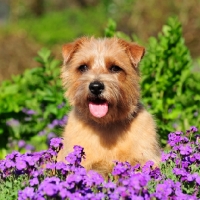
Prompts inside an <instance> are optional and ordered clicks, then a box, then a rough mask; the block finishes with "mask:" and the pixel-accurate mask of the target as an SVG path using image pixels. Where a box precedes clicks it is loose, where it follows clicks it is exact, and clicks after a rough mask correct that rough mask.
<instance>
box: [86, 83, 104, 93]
mask: <svg viewBox="0 0 200 200" xmlns="http://www.w3.org/2000/svg"><path fill="white" fill-rule="evenodd" d="M89 89H90V92H91V93H92V94H95V95H99V94H101V93H102V91H103V90H104V84H103V83H101V82H99V81H94V82H92V83H90V85H89Z"/></svg>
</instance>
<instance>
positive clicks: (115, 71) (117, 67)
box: [110, 65, 122, 73]
mask: <svg viewBox="0 0 200 200" xmlns="http://www.w3.org/2000/svg"><path fill="white" fill-rule="evenodd" d="M110 71H111V72H112V73H118V72H120V71H122V69H121V68H120V67H119V66H117V65H112V66H111V67H110Z"/></svg>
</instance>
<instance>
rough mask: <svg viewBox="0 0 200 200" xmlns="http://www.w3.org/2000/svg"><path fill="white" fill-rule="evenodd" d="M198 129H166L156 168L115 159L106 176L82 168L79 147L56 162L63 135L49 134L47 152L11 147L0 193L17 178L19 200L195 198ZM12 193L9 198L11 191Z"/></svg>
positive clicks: (0, 166)
mask: <svg viewBox="0 0 200 200" xmlns="http://www.w3.org/2000/svg"><path fill="white" fill-rule="evenodd" d="M197 131H198V130H197V128H196V127H191V129H190V130H188V131H187V132H186V133H185V134H183V133H182V132H178V131H177V132H174V133H170V134H169V141H168V144H169V146H170V147H171V149H170V150H169V151H168V152H163V154H162V163H161V166H160V168H158V167H154V163H153V162H152V161H148V162H147V163H146V164H145V165H144V166H140V165H139V164H137V165H135V166H131V165H130V164H129V163H128V162H118V161H115V162H114V167H113V171H112V173H111V174H110V175H109V176H108V177H107V178H104V177H102V176H101V175H100V174H98V173H97V172H95V171H86V170H85V168H84V167H82V166H81V160H82V159H85V156H87V155H85V153H84V149H83V148H82V147H80V146H77V145H76V146H74V151H73V152H72V153H70V154H69V155H68V156H67V157H66V162H65V163H64V162H57V161H56V158H57V153H58V152H59V151H60V149H61V148H62V147H63V146H62V139H61V138H53V139H52V140H51V141H50V148H49V149H48V150H47V151H42V152H35V153H25V154H20V153H19V152H16V151H14V152H12V153H11V154H9V155H7V156H6V158H5V159H4V160H2V161H0V184H1V187H0V192H1V193H2V194H5V195H8V194H7V190H6V189H7V186H8V185H9V183H12V184H11V185H14V184H13V183H16V182H17V183H18V184H17V188H16V190H15V191H14V192H15V194H16V197H17V198H18V200H28V199H32V200H38V199H41V200H42V199H63V200H64V199H93V200H98V199H99V200H100V199H113V200H115V199H116V200H118V199H138V200H140V199H141V200H142V199H146V200H148V199H160V200H161V199H162V200H165V199H166V200H168V199H172V200H176V199H183V200H184V199H194V200H195V199H199V198H200V190H199V188H200V170H199V169H200V153H199V152H200V145H199V144H200V137H199V135H197V134H196V133H197ZM195 134H196V135H195ZM15 185H16V184H15ZM5 191H6V192H5ZM10 192H12V193H11V194H10V196H13V191H10Z"/></svg>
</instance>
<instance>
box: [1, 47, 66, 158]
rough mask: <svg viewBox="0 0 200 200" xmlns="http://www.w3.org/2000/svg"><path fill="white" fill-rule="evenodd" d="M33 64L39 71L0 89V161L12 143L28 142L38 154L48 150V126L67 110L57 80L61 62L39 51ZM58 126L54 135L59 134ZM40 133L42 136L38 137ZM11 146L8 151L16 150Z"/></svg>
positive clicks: (32, 70)
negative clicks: (10, 149)
mask: <svg viewBox="0 0 200 200" xmlns="http://www.w3.org/2000/svg"><path fill="white" fill-rule="evenodd" d="M36 60H37V61H38V62H39V63H41V67H37V68H34V69H31V70H27V71H25V73H24V74H23V75H19V76H14V77H13V79H12V81H4V82H3V83H2V86H1V87H0V158H2V157H4V156H5V155H6V153H7V152H6V148H8V144H9V143H13V142H14V141H15V140H16V141H18V140H26V141H29V142H30V143H31V144H32V145H34V146H35V147H36V149H38V150H39V149H45V148H47V145H46V134H48V133H49V132H51V133H52V132H54V127H52V126H51V128H49V129H48V125H49V124H51V123H52V122H53V121H54V120H55V119H57V120H61V119H62V118H63V116H64V115H65V114H66V112H67V111H68V110H69V106H68V105H67V104H66V105H65V100H64V97H63V91H62V89H61V81H60V78H59V75H60V70H59V69H60V67H59V66H60V65H61V62H60V61H58V60H55V59H53V58H52V57H51V56H50V51H49V50H47V49H42V50H41V51H39V53H38V57H37V58H36ZM60 105H62V106H60ZM58 107H59V108H58ZM57 125H58V124H56V125H55V128H57V129H56V131H55V132H56V133H57V134H59V132H60V130H59V129H58V126H57ZM47 129H48V130H47ZM41 131H45V132H44V134H40V135H39V136H38V133H39V132H41ZM14 146H17V145H14ZM14 146H13V145H11V146H10V148H17V147H14ZM12 150H13V149H12ZM16 150H19V149H16Z"/></svg>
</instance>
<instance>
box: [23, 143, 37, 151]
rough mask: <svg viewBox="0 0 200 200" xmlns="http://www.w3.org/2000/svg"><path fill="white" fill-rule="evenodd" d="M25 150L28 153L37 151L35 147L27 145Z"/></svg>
mask: <svg viewBox="0 0 200 200" xmlns="http://www.w3.org/2000/svg"><path fill="white" fill-rule="evenodd" d="M25 149H26V150H27V151H29V152H32V151H34V150H35V147H34V146H33V145H31V144H27V145H26V146H25Z"/></svg>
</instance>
